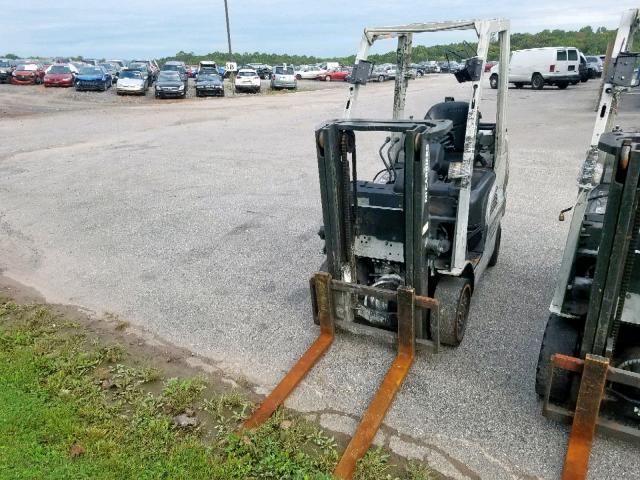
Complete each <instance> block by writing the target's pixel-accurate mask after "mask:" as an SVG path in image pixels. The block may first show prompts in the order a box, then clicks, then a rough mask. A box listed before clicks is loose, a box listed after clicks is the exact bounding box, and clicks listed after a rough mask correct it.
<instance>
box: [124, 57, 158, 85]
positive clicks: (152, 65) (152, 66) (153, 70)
mask: <svg viewBox="0 0 640 480" xmlns="http://www.w3.org/2000/svg"><path fill="white" fill-rule="evenodd" d="M131 63H136V64H138V63H143V64H145V65H147V66H148V67H149V73H150V74H151V83H153V82H155V81H156V79H157V78H158V74H159V73H160V68H159V67H158V64H157V62H156V61H155V60H131Z"/></svg>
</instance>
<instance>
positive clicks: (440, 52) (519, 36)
mask: <svg viewBox="0 0 640 480" xmlns="http://www.w3.org/2000/svg"><path fill="white" fill-rule="evenodd" d="M615 35H616V30H607V29H606V28H605V27H599V28H596V29H595V30H594V29H593V28H592V27H590V26H587V27H583V28H581V29H580V30H577V31H566V30H542V31H541V32H537V33H512V34H511V50H522V49H526V48H536V47H555V46H567V47H577V48H578V49H579V50H580V51H582V52H583V53H584V54H585V55H598V54H605V53H606V51H607V45H608V43H609V42H610V41H613V39H614V38H615ZM636 44H637V43H636ZM475 51H476V44H475V43H467V42H459V43H450V44H446V45H431V46H425V45H416V46H414V47H413V50H412V53H411V60H412V61H413V62H416V63H419V62H424V61H428V60H436V61H443V60H447V59H449V60H461V59H463V58H468V57H470V56H473V55H474V52H475ZM498 55H499V46H498V42H497V39H495V40H494V41H493V42H491V44H490V46H489V60H497V59H498ZM228 59H229V54H228V53H227V52H211V53H208V54H205V55H196V54H194V53H193V52H183V51H180V52H178V53H176V54H175V55H174V56H172V57H166V58H162V59H160V61H168V60H182V61H184V62H185V63H186V64H191V65H193V64H197V63H198V62H199V61H200V60H214V61H216V62H218V63H219V64H224V63H225V62H226V61H227V60H228ZM369 59H370V60H371V61H372V62H374V63H376V64H380V63H395V61H396V52H395V51H390V52H387V53H382V54H373V55H370V56H369ZM233 61H235V62H237V63H238V64H246V63H265V64H267V65H276V64H279V63H290V64H294V65H305V64H315V63H323V62H326V61H337V62H340V63H342V64H343V65H351V64H353V63H354V61H355V55H349V56H346V57H332V58H327V57H315V56H311V55H289V54H278V53H262V52H253V53H250V52H244V53H234V54H233Z"/></svg>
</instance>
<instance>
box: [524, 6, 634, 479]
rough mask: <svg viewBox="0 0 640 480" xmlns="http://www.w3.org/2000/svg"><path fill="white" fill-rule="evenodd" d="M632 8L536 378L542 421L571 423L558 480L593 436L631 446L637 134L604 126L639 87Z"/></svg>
mask: <svg viewBox="0 0 640 480" xmlns="http://www.w3.org/2000/svg"><path fill="white" fill-rule="evenodd" d="M639 27H640V12H639V10H638V9H632V10H628V11H626V12H625V13H624V14H623V16H622V21H621V23H620V27H619V29H618V32H617V37H616V40H615V43H614V45H613V48H612V50H611V52H612V53H611V55H610V56H609V57H608V59H607V68H606V70H605V72H604V74H603V87H602V91H601V96H600V101H599V105H598V108H597V112H596V122H595V127H594V131H593V136H592V141H591V145H590V147H589V149H588V151H587V155H586V159H585V161H584V163H583V165H582V168H581V171H580V176H579V184H578V187H579V189H578V197H577V200H576V203H575V205H574V206H572V207H570V208H568V209H566V210H563V211H562V212H561V213H560V220H563V219H564V214H565V213H566V212H567V211H570V210H573V216H572V220H571V225H570V227H569V233H568V237H567V243H566V246H565V251H564V255H563V259H562V264H561V266H560V272H559V279H558V283H557V285H556V289H555V293H554V297H553V299H552V302H551V306H550V307H549V318H548V321H547V324H546V328H545V333H544V337H543V340H542V345H541V347H540V355H539V358H538V368H537V374H536V385H535V388H536V392H537V393H538V394H539V395H540V396H541V397H542V398H543V400H544V401H543V414H544V415H546V416H547V417H550V418H554V419H558V420H563V421H569V422H571V421H572V422H573V427H572V432H571V436H570V438H569V448H568V451H567V457H566V460H565V469H564V477H563V478H571V479H573V478H585V477H586V474H587V466H588V460H589V452H590V449H591V444H592V439H593V435H594V432H595V430H596V428H597V429H598V430H601V431H604V432H608V433H610V434H613V435H616V436H623V437H627V438H632V439H634V440H639V439H640V429H639V427H640V259H637V257H638V255H640V205H639V202H640V132H638V131H635V132H630V131H626V132H625V131H623V130H622V129H620V128H619V127H616V126H614V121H615V113H616V112H617V108H618V103H619V100H620V97H621V96H622V95H623V94H624V93H625V92H627V91H628V90H629V89H630V88H634V87H637V86H638V85H639V83H640V79H639V78H638V76H639V72H640V54H638V53H633V52H632V51H631V47H632V45H631V42H632V40H633V37H634V34H635V33H636V32H637V31H638V28H639Z"/></svg>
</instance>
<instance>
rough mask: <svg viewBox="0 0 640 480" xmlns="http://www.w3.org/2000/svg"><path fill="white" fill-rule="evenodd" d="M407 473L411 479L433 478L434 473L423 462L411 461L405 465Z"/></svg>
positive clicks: (432, 479)
mask: <svg viewBox="0 0 640 480" xmlns="http://www.w3.org/2000/svg"><path fill="white" fill-rule="evenodd" d="M407 473H408V474H409V478H410V479H411V480H434V479H435V474H434V473H433V470H432V469H431V468H430V467H429V466H428V465H425V464H424V463H420V462H416V461H415V460H414V461H411V462H409V464H408V465H407Z"/></svg>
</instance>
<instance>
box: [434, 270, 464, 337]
mask: <svg viewBox="0 0 640 480" xmlns="http://www.w3.org/2000/svg"><path fill="white" fill-rule="evenodd" d="M434 297H435V299H436V300H438V302H439V305H440V343H442V344H444V345H449V346H452V347H457V346H458V345H460V342H462V338H463V337H464V332H465V330H466V328H467V320H468V319H469V306H470V305H471V282H470V281H469V279H468V278H464V277H449V276H443V277H442V278H440V281H438V285H437V286H436V293H435V295H434Z"/></svg>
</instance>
